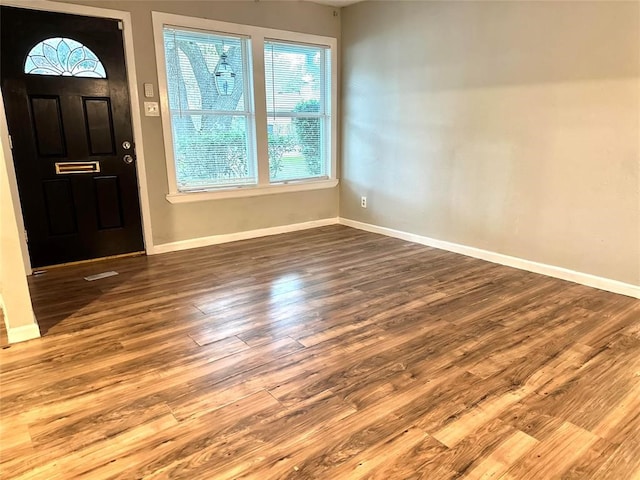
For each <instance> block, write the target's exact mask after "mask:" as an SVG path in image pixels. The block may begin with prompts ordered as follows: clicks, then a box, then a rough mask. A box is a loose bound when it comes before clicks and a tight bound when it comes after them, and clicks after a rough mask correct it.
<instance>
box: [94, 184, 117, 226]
mask: <svg viewBox="0 0 640 480" xmlns="http://www.w3.org/2000/svg"><path fill="white" fill-rule="evenodd" d="M93 180H94V182H95V189H96V209H97V211H98V228H99V229H100V230H105V229H108V228H121V227H122V224H123V221H122V205H121V204H120V198H121V195H120V187H119V186H118V177H116V176H110V177H94V179H93Z"/></svg>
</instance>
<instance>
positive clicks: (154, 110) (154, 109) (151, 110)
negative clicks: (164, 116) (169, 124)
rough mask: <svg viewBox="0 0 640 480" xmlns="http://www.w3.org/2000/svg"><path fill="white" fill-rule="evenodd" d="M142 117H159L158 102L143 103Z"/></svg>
mask: <svg viewBox="0 0 640 480" xmlns="http://www.w3.org/2000/svg"><path fill="white" fill-rule="evenodd" d="M144 115H145V117H159V116H160V105H159V104H158V102H144Z"/></svg>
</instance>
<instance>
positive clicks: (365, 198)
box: [360, 197, 367, 208]
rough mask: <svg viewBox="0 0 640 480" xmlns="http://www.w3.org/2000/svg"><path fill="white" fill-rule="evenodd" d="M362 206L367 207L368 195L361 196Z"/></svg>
mask: <svg viewBox="0 0 640 480" xmlns="http://www.w3.org/2000/svg"><path fill="white" fill-rule="evenodd" d="M360 206H361V207H362V208H367V197H360Z"/></svg>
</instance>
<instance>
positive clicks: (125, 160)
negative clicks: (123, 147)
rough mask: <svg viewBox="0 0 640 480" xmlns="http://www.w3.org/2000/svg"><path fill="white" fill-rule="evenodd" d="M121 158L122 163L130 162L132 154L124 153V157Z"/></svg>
mask: <svg viewBox="0 0 640 480" xmlns="http://www.w3.org/2000/svg"><path fill="white" fill-rule="evenodd" d="M122 160H123V161H124V163H126V164H127V165H128V164H130V163H133V156H132V155H125V156H124V157H122Z"/></svg>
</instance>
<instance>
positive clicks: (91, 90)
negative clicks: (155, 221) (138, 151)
mask: <svg viewBox="0 0 640 480" xmlns="http://www.w3.org/2000/svg"><path fill="white" fill-rule="evenodd" d="M0 35H1V38H0V49H1V52H2V54H1V57H2V58H1V60H0V63H1V65H0V68H1V70H0V75H1V77H2V94H3V98H4V103H5V108H6V112H7V121H8V124H9V134H10V135H11V140H12V145H13V147H12V148H13V159H14V163H15V170H16V176H17V181H18V190H19V193H20V203H21V206H22V213H23V216H24V221H25V227H26V229H27V240H28V245H29V254H30V257H31V263H32V265H33V266H34V267H42V266H45V265H54V264H59V263H66V262H73V261H78V260H86V259H91V258H98V257H105V256H109V255H118V254H123V253H130V252H137V251H141V250H143V249H144V246H143V241H142V226H141V220H140V203H139V199H138V182H137V178H136V166H135V152H134V145H133V135H132V130H131V114H130V107H129V94H128V84H127V74H126V70H125V63H124V48H123V43H122V31H121V30H120V28H119V25H118V21H116V20H108V19H99V18H91V17H81V16H76V15H67V14H60V13H51V12H40V11H35V10H27V9H20V8H12V7H4V6H3V7H1V11H0Z"/></svg>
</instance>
